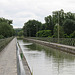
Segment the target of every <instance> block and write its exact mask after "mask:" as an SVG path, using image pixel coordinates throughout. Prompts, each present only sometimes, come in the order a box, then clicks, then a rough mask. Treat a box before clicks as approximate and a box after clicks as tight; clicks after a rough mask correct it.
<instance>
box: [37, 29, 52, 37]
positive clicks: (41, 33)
mask: <svg viewBox="0 0 75 75" xmlns="http://www.w3.org/2000/svg"><path fill="white" fill-rule="evenodd" d="M36 36H37V37H48V36H51V30H41V31H38V32H37V33H36Z"/></svg>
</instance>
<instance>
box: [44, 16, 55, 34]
mask: <svg viewBox="0 0 75 75" xmlns="http://www.w3.org/2000/svg"><path fill="white" fill-rule="evenodd" d="M45 24H46V26H45V29H46V30H51V33H52V34H53V28H54V24H53V18H52V17H51V15H49V16H47V17H45Z"/></svg>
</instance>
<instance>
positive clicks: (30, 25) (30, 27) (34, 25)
mask: <svg viewBox="0 0 75 75" xmlns="http://www.w3.org/2000/svg"><path fill="white" fill-rule="evenodd" d="M41 25H42V23H41V22H39V21H36V20H29V21H28V22H26V23H25V24H24V26H23V32H24V36H28V37H35V36H36V32H37V31H39V30H41Z"/></svg>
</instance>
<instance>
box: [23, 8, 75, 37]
mask: <svg viewBox="0 0 75 75" xmlns="http://www.w3.org/2000/svg"><path fill="white" fill-rule="evenodd" d="M44 20H45V23H43V24H42V23H41V22H39V21H36V20H29V21H28V22H26V23H25V24H24V27H23V33H24V36H27V37H35V35H36V33H37V32H38V31H40V30H50V31H51V34H52V35H53V37H57V36H58V35H57V34H58V27H57V26H56V24H59V26H60V27H59V32H60V33H59V35H60V38H64V37H65V38H70V35H71V34H72V33H73V32H74V30H75V14H73V13H71V12H67V13H65V12H64V10H63V9H61V10H59V11H53V12H52V15H49V16H46V17H45V18H44Z"/></svg>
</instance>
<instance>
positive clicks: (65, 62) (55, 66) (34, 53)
mask: <svg viewBox="0 0 75 75" xmlns="http://www.w3.org/2000/svg"><path fill="white" fill-rule="evenodd" d="M18 41H19V44H20V46H21V48H22V50H23V51H24V54H25V56H26V59H27V62H28V64H29V66H30V68H31V70H32V71H33V75H75V56H73V55H71V54H69V53H65V52H62V51H58V50H55V49H52V48H48V47H46V46H43V45H39V44H34V43H33V44H32V43H31V42H28V41H25V40H24V41H23V40H18Z"/></svg>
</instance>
